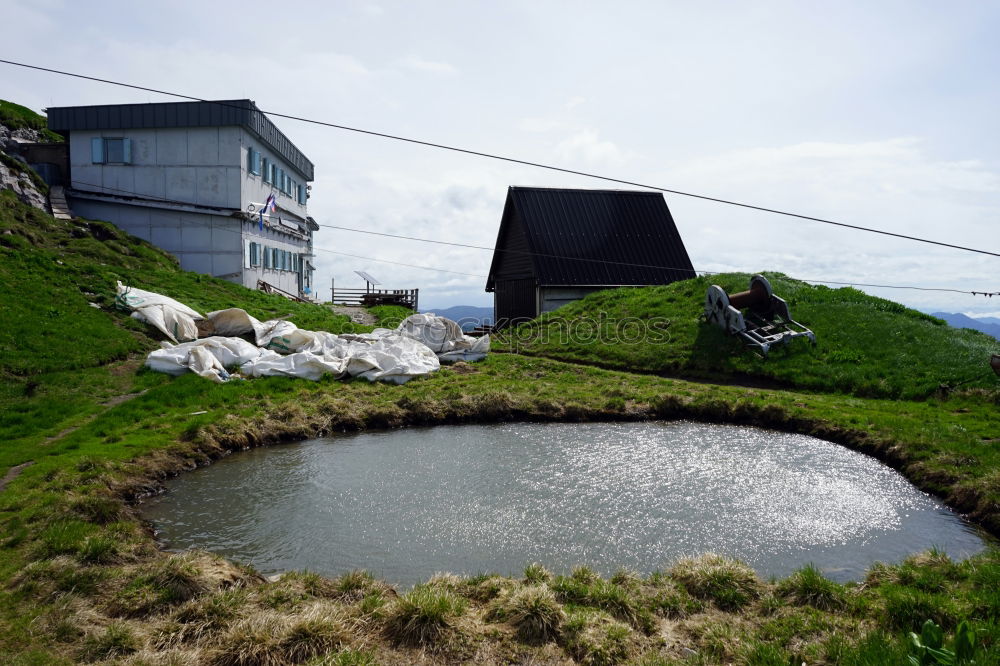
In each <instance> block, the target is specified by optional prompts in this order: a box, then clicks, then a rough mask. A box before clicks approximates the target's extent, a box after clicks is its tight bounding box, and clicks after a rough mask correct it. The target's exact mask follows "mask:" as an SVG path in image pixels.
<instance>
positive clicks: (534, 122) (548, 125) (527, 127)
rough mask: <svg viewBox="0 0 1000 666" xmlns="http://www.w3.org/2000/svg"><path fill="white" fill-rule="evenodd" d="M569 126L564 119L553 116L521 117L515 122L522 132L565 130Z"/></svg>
mask: <svg viewBox="0 0 1000 666" xmlns="http://www.w3.org/2000/svg"><path fill="white" fill-rule="evenodd" d="M569 127H570V125H569V123H567V122H566V121H564V120H557V119H555V118H521V120H519V121H518V122H517V128H518V129H519V130H521V131H522V132H532V133H536V134H543V133H545V132H555V131H560V130H566V129H568V128H569Z"/></svg>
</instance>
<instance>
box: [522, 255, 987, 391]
mask: <svg viewBox="0 0 1000 666" xmlns="http://www.w3.org/2000/svg"><path fill="white" fill-rule="evenodd" d="M766 276H767V278H768V280H770V282H771V285H772V287H773V288H774V293H775V294H777V295H778V296H781V297H782V298H784V299H785V300H786V301H787V302H788V304H789V308H790V310H791V313H792V316H793V317H795V319H796V320H797V321H799V322H801V323H803V324H804V325H806V326H808V327H809V328H811V329H812V330H813V332H815V333H816V338H817V344H816V345H815V346H813V345H812V344H810V343H809V342H808V341H807V340H804V339H799V340H794V341H792V342H791V343H790V344H789V346H787V347H779V348H777V349H774V350H772V352H771V354H770V355H769V357H768V358H766V359H765V358H762V357H761V356H760V355H758V354H756V353H754V352H752V351H751V350H748V349H745V348H744V347H743V345H742V343H741V342H740V341H739V340H738V339H737V338H735V337H732V336H728V335H726V334H725V332H724V331H722V329H720V328H718V327H716V326H714V325H710V324H707V323H704V322H703V321H702V320H701V315H702V309H703V307H704V299H705V292H706V290H707V289H708V287H709V285H711V284H718V285H719V286H721V287H723V288H724V289H726V290H727V292H728V293H735V292H738V291H744V290H746V289H747V285H748V284H749V279H750V276H749V275H745V274H735V273H732V274H724V275H715V276H712V277H710V278H696V279H693V280H685V281H683V282H675V283H674V284H671V285H667V286H661V287H643V288H636V289H615V290H608V291H602V292H597V293H595V294H591V295H589V296H587V297H586V298H584V299H583V300H580V301H577V302H575V303H571V304H569V305H566V306H564V307H562V308H560V309H559V310H556V311H555V312H552V313H548V314H545V315H542V316H541V317H540V318H539V319H537V320H535V321H533V322H530V323H528V324H524V325H522V326H521V327H519V328H518V329H517V330H515V331H512V332H510V333H509V334H508V335H507V336H505V340H506V342H505V344H506V346H507V347H508V348H509V349H511V350H516V351H519V352H522V353H527V354H533V355H539V356H546V357H549V358H555V359H560V360H566V361H575V362H584V363H593V364H596V365H600V366H602V367H608V368H617V369H622V370H630V371H638V372H653V373H658V374H665V375H673V376H683V377H691V378H698V379H707V380H710V381H719V382H729V381H735V382H746V383H750V384H756V383H761V382H763V383H765V384H771V385H776V386H787V387H795V388H799V389H808V390H816V391H836V392H844V393H851V394H854V395H858V396H865V397H880V398H904V399H912V398H924V397H927V396H929V395H931V394H932V393H934V392H935V391H937V390H938V389H939V388H940V387H954V386H957V385H961V386H963V387H989V386H995V385H996V376H995V375H994V374H993V372H992V371H991V370H990V368H989V359H990V355H991V354H992V353H998V352H1000V342H997V340H995V339H994V338H991V337H990V336H988V335H985V334H982V333H978V332H976V331H971V330H964V329H963V330H956V329H953V328H951V327H949V326H948V325H947V324H946V323H945V322H944V321H942V320H940V319H935V318H934V317H930V316H928V315H926V314H923V313H921V312H917V311H916V310H911V309H908V308H906V307H904V306H902V305H900V304H898V303H894V302H892V301H888V300H885V299H882V298H876V297H874V296H869V295H867V294H865V293H863V292H861V291H858V290H857V289H851V288H843V289H830V288H828V287H823V286H812V285H809V284H806V283H804V282H800V281H798V280H793V279H790V278H788V277H786V276H783V275H780V274H772V273H769V274H766ZM651 320H655V321H659V322H661V325H660V327H659V328H657V329H655V330H649V331H648V333H649V335H648V336H637V335H636V332H637V331H643V330H646V329H645V328H644V326H645V322H648V321H651ZM628 321H631V322H632V323H630V324H628V326H623V325H622V324H623V322H628ZM650 338H654V339H655V342H654V343H652V344H651V343H650V342H649V339H650Z"/></svg>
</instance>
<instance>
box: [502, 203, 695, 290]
mask: <svg viewBox="0 0 1000 666" xmlns="http://www.w3.org/2000/svg"><path fill="white" fill-rule="evenodd" d="M514 234H517V235H522V234H523V237H524V241H526V245H527V249H528V251H530V252H531V253H533V254H532V255H531V257H530V258H531V265H532V267H533V269H534V270H533V271H532V272H533V273H534V277H535V278H536V280H537V284H540V285H588V286H602V285H608V286H611V285H645V284H667V283H670V282H675V281H677V280H685V279H688V278H693V277H695V272H694V267H693V266H692V265H691V259H690V258H689V257H688V254H687V250H686V249H684V243H683V241H681V237H680V234H679V233H678V232H677V227H676V225H675V224H674V220H673V217H671V215H670V210H669V209H668V208H667V203H666V201H664V199H663V195H662V194H661V193H659V192H638V191H624V190H566V189H553V188H536V187H511V188H510V189H509V190H508V192H507V202H506V205H505V206H504V214H503V219H502V220H501V222H500V232H499V234H498V235H497V250H496V251H495V252H494V254H493V263H492V265H491V267H490V275H489V278H488V280H487V283H486V290H487V291H492V290H493V287H494V285H495V282H496V281H497V280H498V279H504V278H506V277H516V276H513V275H511V276H508V275H506V272H507V271H505V270H504V265H505V264H509V263H515V264H522V263H525V262H520V261H517V260H515V259H514V257H515V256H516V254H517V253H509V254H510V260H511V261H510V262H508V261H506V260H505V257H504V256H503V255H505V254H506V253H503V252H501V250H504V249H511V247H512V246H514V247H523V245H522V244H521V243H516V242H515V241H514V240H513V239H512V238H511V236H512V235H514ZM546 255H548V256H546ZM521 256H523V254H522V255H521Z"/></svg>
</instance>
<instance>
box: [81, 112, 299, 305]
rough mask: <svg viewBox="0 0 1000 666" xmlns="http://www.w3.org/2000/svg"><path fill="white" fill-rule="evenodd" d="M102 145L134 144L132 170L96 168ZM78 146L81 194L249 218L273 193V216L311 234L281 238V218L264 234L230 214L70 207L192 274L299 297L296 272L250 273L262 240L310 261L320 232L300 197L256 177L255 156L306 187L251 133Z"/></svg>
mask: <svg viewBox="0 0 1000 666" xmlns="http://www.w3.org/2000/svg"><path fill="white" fill-rule="evenodd" d="M95 137H103V138H127V139H131V142H132V160H131V163H129V164H94V163H93V162H92V153H91V140H92V139H93V138H95ZM69 143H70V169H71V177H72V187H73V188H75V189H78V190H82V191H90V192H102V193H106V194H108V195H112V196H128V195H132V196H138V197H144V198H148V199H153V200H157V199H159V200H164V199H165V200H169V201H171V202H182V203H186V204H193V205H197V206H211V207H221V208H228V209H231V210H233V211H236V210H239V211H244V212H246V211H247V207H248V204H250V203H251V202H253V203H257V204H262V203H263V202H264V201H265V200H266V199H267V196H268V194H270V193H271V192H274V194H275V197H276V199H277V206H278V208H277V210H276V211H275V212H274V213H273V215H275V216H280V217H282V218H283V219H285V220H286V221H288V222H291V223H293V224H295V225H297V226H298V227H299V228H300V230H301V231H302V232H303V233H302V234H295V233H290V232H287V231H281V229H280V227H278V226H277V225H276V224H275V223H276V222H277V220H275V219H272V220H271V222H272V227H271V228H269V227H268V226H265V228H264V229H263V230H261V229H259V225H258V224H257V223H256V222H242V221H240V220H238V219H234V218H232V217H228V216H226V214H225V212H224V211H220V214H219V215H212V214H208V213H191V212H183V211H177V210H168V209H165V208H158V207H156V206H155V204H154V203H153V202H136V203H134V204H130V203H126V202H118V203H113V202H98V201H93V200H88V199H85V198H82V197H74V198H73V199H72V203H71V205H72V208H73V212H74V213H75V214H77V215H79V216H82V217H88V218H92V219H98V220H107V221H109V222H112V223H114V224H115V225H117V226H118V227H120V228H122V229H124V230H125V231H127V232H129V233H131V234H133V235H135V236H138V237H140V238H144V239H146V240H148V241H150V242H151V243H153V244H154V245H156V246H157V247H160V248H162V249H164V250H166V251H167V252H170V253H171V254H173V255H174V256H176V257H177V258H178V259H179V260H180V262H181V267H182V268H184V269H185V270H191V271H197V272H199V273H206V274H208V275H214V276H216V277H226V278H227V279H231V280H233V281H235V282H239V283H241V284H243V285H244V286H246V287H250V288H256V286H257V280H258V279H260V280H265V281H266V282H269V283H270V284H272V285H274V286H276V287H279V288H280V289H284V290H285V291H289V292H292V293H295V294H298V293H299V287H300V278H299V276H298V274H297V273H296V272H293V271H288V270H276V269H270V268H268V269H265V268H264V267H263V265H261V266H251V265H250V253H249V247H250V243H251V242H255V243H259V244H261V245H262V246H266V247H274V248H278V249H281V250H286V251H288V252H292V253H293V254H298V255H308V254H311V242H310V240H311V233H310V232H309V231H308V229H307V227H306V226H305V218H306V214H307V207H306V206H305V205H302V204H300V203H298V201H297V198H296V192H295V190H294V189H293V191H292V195H291V196H289V195H287V194H285V193H284V192H281V191H280V190H279V189H278V187H277V186H276V185H274V184H270V183H265V182H264V178H263V174H261V175H255V174H252V173H250V170H249V161H248V152H249V150H250V149H251V148H253V149H255V150H257V151H258V152H260V154H261V156H262V157H265V158H267V159H268V160H269V161H271V162H272V163H274V164H277V165H278V166H280V167H281V168H283V169H284V170H285V172H286V173H287V174H288V175H289V176H290V177H291V178H292V179H294V180H295V181H296V183H298V184H302V185H305V184H306V182H305V178H303V177H302V176H301V175H300V174H298V173H296V172H295V171H294V170H293V169H292V168H291V167H290V166H289V165H288V164H287V163H286V162H284V161H283V160H282V159H281V158H280V157H279V156H278V155H277V154H276V153H274V152H273V151H271V150H270V149H269V148H267V147H266V146H265V145H264V144H263V142H262V141H260V140H259V139H257V138H256V137H254V136H253V135H252V134H251V133H250V132H248V131H247V130H245V129H244V128H242V127H204V128H157V129H130V130H104V131H75V132H72V133H71V134H70V140H69ZM163 205H164V206H169V205H172V204H170V203H168V202H164V203H163ZM310 259H311V257H310ZM306 284H310V285H311V284H312V275H311V274H310V275H307V276H306V277H305V280H304V281H303V282H302V286H305V285H306Z"/></svg>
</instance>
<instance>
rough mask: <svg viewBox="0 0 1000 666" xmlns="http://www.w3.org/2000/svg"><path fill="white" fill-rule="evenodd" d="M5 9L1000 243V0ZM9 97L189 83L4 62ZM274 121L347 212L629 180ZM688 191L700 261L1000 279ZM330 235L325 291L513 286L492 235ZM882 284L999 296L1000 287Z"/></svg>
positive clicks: (519, 148) (310, 99)
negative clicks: (498, 280) (497, 263)
mask: <svg viewBox="0 0 1000 666" xmlns="http://www.w3.org/2000/svg"><path fill="white" fill-rule="evenodd" d="M2 13H3V15H4V17H5V22H6V24H7V26H8V28H7V29H6V30H5V31H4V32H5V34H4V40H3V42H2V43H0V58H3V59H8V60H17V61H22V62H29V63H31V64H36V65H40V66H43V67H50V68H54V69H63V70H68V71H72V72H78V73H82V74H87V75H90V76H96V77H100V78H107V79H114V80H119V81H124V82H129V83H135V84H138V85H142V86H147V87H151V88H157V89H162V90H169V91H174V92H179V93H182V94H186V95H191V96H195V97H201V98H206V99H233V98H244V97H246V98H250V99H253V100H255V102H256V103H257V105H258V106H259V107H260V108H261V109H263V110H265V111H275V112H279V113H285V114H290V115H297V116H302V117H307V118H313V119H317V120H322V121H325V122H331V123H336V124H340V125H347V126H352V127H357V128H363V129H368V130H373V131H377V132H384V133H389V134H395V135H402V136H408V137H413V138H417V139H421V140H425V141H431V142H436V143H444V144H449V145H454V146H460V147H464V148H469V149H472V150H476V151H482V152H489V153H496V154H500V155H504V156H510V157H515V158H518V159H523V160H529V161H535V162H542V163H546V164H552V165H555V166H560V167H565V168H569V169H575V170H583V171H588V172H595V173H600V174H603V175H608V176H611V177H614V178H620V179H624V180H630V181H635V182H640V183H645V184H649V185H654V186H658V187H663V188H668V189H675V190H682V191H690V192H694V193H698V194H704V195H708V196H713V197H719V198H726V199H733V200H738V201H742V202H746V203H751V204H754V205H759V206H765V207H769V208H778V209H782V210H789V211H793V212H796V213H801V214H804V215H809V216H815V217H821V218H826V219H833V220H837V221H840V222H844V223H847V224H854V225H860V226H868V227H875V228H878V229H883V230H886V231H892V232H895V233H902V234H907V235H913V236H920V237H925V238H930V239H934V240H939V241H942V242H947V243H952V244H956V245H964V246H969V247H974V248H979V249H984V250H988V251H992V252H1000V229H998V226H997V223H998V221H1000V220H998V214H1000V131H998V129H997V118H998V117H1000V113H998V111H1000V86H997V85H996V72H997V71H1000V47H998V46H997V40H996V34H997V31H998V29H1000V4H998V3H971V2H970V3H958V4H954V3H941V2H932V1H927V0H917V1H906V2H903V1H900V2H893V1H888V2H881V3H864V2H841V3H818V2H791V1H790V2H768V1H762V2H753V3H739V2H693V1H692V2H656V1H654V2H619V3H609V2H590V1H586V0H583V1H576V2H569V1H567V2H547V1H544V0H507V1H506V2H486V1H474V0H464V1H459V0H440V1H434V2H431V1H428V2H412V1H411V2H403V1H400V2H378V1H369V0H340V1H336V2H325V3H309V2H299V3H295V4H293V5H287V6H286V5H281V4H278V5H275V3H273V2H268V3H258V2H239V3H235V2H233V3H230V2H211V3H209V2H187V1H184V0H180V1H175V2H171V3H155V4H154V3H134V2H87V3H81V2H62V1H60V0H30V1H21V0H4V2H3V9H2ZM43 36H44V38H43ZM0 97H2V98H4V99H8V100H11V101H14V102H18V103H20V104H24V105H26V106H30V107H32V108H34V109H36V110H41V109H44V108H45V107H48V106H73V105H82V104H112V103H126V102H161V101H169V99H170V98H167V97H163V96H161V95H157V94H154V93H146V92H141V91H136V90H129V89H125V88H120V87H115V86H110V85H107V84H102V83H96V82H87V81H81V80H78V79H71V78H66V77H61V76H58V75H54V74H48V73H42V72H34V71H29V70H24V69H20V68H16V67H12V66H10V65H3V64H0ZM275 123H276V124H277V125H278V127H279V128H280V129H281V130H282V131H283V132H284V133H285V134H286V135H288V137H289V138H290V139H292V141H293V142H294V143H295V144H296V145H297V146H298V147H299V148H300V149H301V150H302V151H303V152H304V153H305V154H306V155H307V156H308V157H309V158H310V159H311V160H312V161H313V163H314V164H315V165H316V180H315V181H314V182H313V183H312V186H313V189H312V197H311V198H310V200H309V211H310V214H311V215H312V216H313V217H314V218H315V219H316V220H317V222H319V223H320V224H331V225H338V226H344V227H352V228H360V229H367V230H372V231H380V232H385V233H390V234H404V235H409V236H418V237H422V238H431V239H439V240H448V241H454V242H459V243H467V244H473V245H484V246H492V245H494V243H495V242H496V235H497V230H498V228H499V223H500V216H501V213H502V211H503V204H504V199H505V197H506V193H507V188H508V186H510V185H521V186H545V187H574V188H599V189H605V188H612V189H621V188H622V187H623V186H618V185H609V184H607V183H602V182H601V181H599V180H594V179H590V178H585V177H581V176H571V175H566V174H559V173H555V172H551V171H545V170H540V169H536V168H531V167H527V166H520V165H514V164H509V163H504V162H498V161H493V160H487V159H484V158H481V157H474V156H469V155H461V154H457V153H452V152H447V151H441V150H435V149H432V148H427V147H421V146H415V145H412V144H406V143H400V142H395V141H390V140H386V139H381V138H377V137H372V136H366V135H362V134H357V133H351V132H347V131H344V130H337V129H332V128H327V127H321V126H317V125H311V124H306V123H301V122H297V121H293V120H288V119H282V118H277V119H275ZM666 201H667V204H668V206H669V207H670V210H671V212H672V214H673V216H674V219H675V221H676V223H677V227H678V229H679V230H680V233H681V236H682V238H683V239H684V242H685V245H686V247H687V249H688V253H689V254H690V256H691V259H692V262H693V263H694V266H695V268H696V269H698V270H707V271H730V270H738V271H745V272H757V271H764V270H767V271H780V272H783V273H786V274H788V275H790V276H793V277H797V278H802V279H807V280H817V281H822V280H832V281H839V282H849V283H878V284H892V285H909V286H923V287H942V288H952V289H959V290H968V291H1000V270H998V269H1000V258H998V257H991V256H987V255H982V254H974V253H970V252H963V251H958V250H951V249H946V248H938V247H934V246H931V245H926V244H922V243H915V242H912V241H905V240H902V239H892V238H887V237H884V236H877V235H873V234H869V233H864V232H860V231H853V230H846V229H840V228H836V227H832V226H829V225H822V224H818V223H815V222H809V221H805V220H797V219H792V218H787V217H781V216H775V215H773V214H766V213H761V212H754V211H749V210H745V209H739V208H734V207H730V206H724V205H720V204H716V203H710V202H705V201H699V200H696V199H691V198H686V197H682V196H678V195H671V194H668V195H666ZM315 246H316V248H317V249H318V250H320V251H318V252H317V257H316V265H317V272H316V283H317V285H318V287H319V289H320V293H321V294H323V293H324V290H325V289H327V288H328V287H329V284H330V281H331V279H335V280H336V282H337V284H338V286H342V287H358V286H363V283H362V282H361V280H360V278H358V277H357V276H356V275H354V271H355V270H365V271H368V272H369V273H371V274H372V275H374V276H375V277H376V278H378V279H379V280H380V281H381V282H382V283H383V286H385V287H389V288H419V289H420V293H421V307H422V309H424V308H443V307H447V306H451V305H458V304H467V305H490V304H491V303H492V295H491V294H487V293H485V291H484V286H485V275H486V273H487V272H488V270H489V264H490V260H491V258H492V253H491V252H489V251H483V250H470V249H463V248H457V247H447V246H441V245H432V244H426V243H418V242H411V241H403V240H393V239H388V238H382V237H375V236H370V235H365V234H360V233H356V232H348V231H340V230H333V229H322V230H321V231H320V232H318V233H317V234H316V238H315ZM334 252H339V253H345V254H353V255H360V256H363V257H370V258H371V259H357V258H352V257H347V256H343V255H342V254H334ZM375 259H379V260H384V261H391V262H399V263H406V264H417V265H421V266H430V267H436V268H443V269H447V270H449V271H454V273H444V272H438V271H431V270H424V269H419V268H409V267H404V266H399V265H395V264H390V263H383V262H380V261H375ZM466 274H467V275H466ZM864 289H865V291H868V292H869V293H873V294H876V295H879V296H883V297H886V298H891V299H892V300H896V301H899V302H902V303H905V304H906V305H909V306H911V307H914V308H918V309H921V310H926V311H938V310H940V311H946V312H964V313H967V314H970V315H973V316H995V317H1000V297H993V298H992V299H989V298H985V297H982V296H971V295H960V294H952V293H943V292H930V291H912V290H896V289H871V288H864ZM326 293H327V294H328V293H329V292H328V291H327V292H326ZM793 314H794V312H793Z"/></svg>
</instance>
